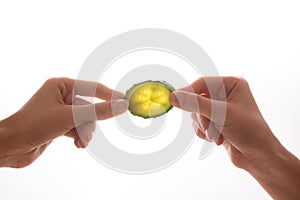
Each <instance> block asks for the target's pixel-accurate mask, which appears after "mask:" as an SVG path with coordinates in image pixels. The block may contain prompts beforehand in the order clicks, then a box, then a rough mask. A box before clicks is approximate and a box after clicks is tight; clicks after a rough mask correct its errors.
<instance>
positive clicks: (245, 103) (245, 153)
mask: <svg viewBox="0 0 300 200" xmlns="http://www.w3.org/2000/svg"><path fill="white" fill-rule="evenodd" d="M222 89H223V91H224V92H225V93H224V94H222ZM220 97H221V98H220ZM170 102H171V104H172V105H174V106H176V107H179V108H181V109H183V110H186V111H189V112H192V114H191V115H192V121H193V126H194V127H195V131H196V133H197V135H198V136H199V137H200V138H202V139H205V140H208V141H215V142H216V143H217V145H220V144H223V146H224V147H225V149H226V151H227V153H228V155H229V157H230V158H231V161H232V163H233V164H234V165H235V166H237V167H239V168H242V169H245V170H247V171H248V172H249V173H250V174H251V175H252V176H253V177H255V178H256V179H257V180H258V182H259V183H260V184H261V185H262V186H263V187H264V188H265V189H266V190H267V191H268V192H269V193H270V195H271V196H272V197H273V198H276V199H277V198H279V199H282V198H283V197H284V199H286V198H287V197H290V198H288V199H296V198H297V197H299V195H300V194H299V191H298V189H299V187H300V162H299V160H298V159H297V158H296V157H295V156H293V155H292V154H291V153H290V152H288V151H287V150H286V149H285V148H284V147H283V146H282V145H281V144H280V142H279V141H278V140H277V138H276V137H275V136H274V135H273V133H272V131H271V129H270V128H269V126H268V125H267V123H266V122H265V120H264V118H263V116H262V115H261V113H260V111H259V108H258V106H257V105H256V103H255V100H254V98H253V96H252V93H251V91H250V88H249V86H248V83H247V82H246V81H245V80H244V79H242V78H234V77H205V78H200V79H198V80H196V81H195V82H194V83H192V84H191V85H190V86H187V87H185V88H182V89H179V90H177V91H175V92H173V93H172V94H171V95H170ZM212 107H213V108H214V112H212ZM223 112H225V113H223ZM224 114H225V115H224ZM218 116H226V117H225V120H220V119H219V118H218ZM295 197H296V198H295Z"/></svg>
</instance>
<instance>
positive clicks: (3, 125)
mask: <svg viewBox="0 0 300 200" xmlns="http://www.w3.org/2000/svg"><path fill="white" fill-rule="evenodd" d="M14 135H15V134H14V131H13V129H12V128H9V126H8V123H7V120H2V121H0V167H10V166H11V163H12V160H13V159H14V156H13V155H14V148H13V147H14V144H13V143H14V142H15V141H14Z"/></svg>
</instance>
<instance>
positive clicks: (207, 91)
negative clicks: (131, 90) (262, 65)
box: [0, 77, 300, 200]
mask: <svg viewBox="0 0 300 200" xmlns="http://www.w3.org/2000/svg"><path fill="white" fill-rule="evenodd" d="M76 83H77V84H75V80H72V79H68V78H55V79H49V80H48V81H46V82H45V84H44V85H43V86H42V87H41V88H40V89H39V90H38V91H37V92H36V94H35V95H34V96H33V97H32V98H31V99H30V100H29V101H28V102H27V103H26V104H25V105H24V106H23V107H22V108H21V109H20V110H19V111H18V112H16V113H15V114H13V115H12V116H10V117H8V118H7V119H4V120H2V121H0V167H14V168H20V167H25V166H27V165H29V164H30V163H32V162H33V161H34V160H35V159H37V158H38V157H39V156H40V155H41V154H42V153H43V151H44V150H45V149H46V148H47V146H48V145H49V144H50V143H51V142H52V141H53V140H54V139H55V138H57V137H59V136H68V137H71V138H73V139H74V144H75V145H76V146H77V147H78V148H84V147H86V145H87V144H88V142H89V141H90V140H91V137H92V133H93V131H94V128H95V121H96V120H105V119H108V118H111V117H114V116H116V115H119V114H122V113H124V112H125V111H126V110H127V108H128V102H127V101H125V100H121V99H122V98H123V96H124V95H123V94H122V93H119V92H117V91H113V90H112V89H110V88H108V87H106V86H104V85H102V84H99V83H93V82H86V81H76ZM222 89H224V90H222ZM73 90H74V93H73ZM222 91H225V93H224V94H223V93H222ZM78 95H80V96H92V97H96V98H100V99H103V100H105V102H102V103H97V104H91V103H90V102H87V101H85V100H83V99H82V98H80V97H78ZM170 102H171V104H172V105H173V106H176V107H178V108H180V109H183V110H185V111H188V112H191V117H192V122H193V126H194V128H195V131H196V134H197V135H198V136H199V137H200V138H202V139H205V140H207V141H211V142H216V143H217V145H223V146H224V147H225V149H226V151H227V153H228V155H229V157H230V159H231V161H232V163H233V164H234V165H235V166H236V167H239V168H242V169H244V170H246V171H247V172H249V173H250V174H251V175H252V176H253V177H254V178H255V179H256V180H257V181H258V182H259V183H260V184H261V186H262V187H263V188H264V189H265V190H266V191H267V192H268V193H269V194H270V195H271V196H272V198H274V199H289V200H290V199H300V190H299V188H300V161H299V159H298V158H297V157H295V156H294V155H293V154H291V153H290V152H289V151H288V150H287V149H285V148H284V147H283V146H282V144H281V143H280V142H279V141H278V139H277V138H276V137H275V136H274V134H273V133H272V131H271V129H270V128H269V126H268V125H267V123H266V122H265V120H264V118H263V116H262V115H261V113H260V111H259V109H258V106H257V105H256V103H255V100H254V98H253V96H252V93H251V91H250V88H249V86H248V83H247V82H246V81H245V80H244V79H242V78H235V77H206V78H200V79H198V80H196V81H195V82H194V83H192V84H191V85H189V86H187V87H185V88H182V89H179V90H177V91H175V92H173V93H172V94H171V95H170ZM212 108H216V109H215V111H214V112H213V113H212V112H211V110H212ZM93 111H95V112H93ZM224 111H225V112H226V113H225V114H226V118H225V121H223V120H221V119H220V118H219V116H222V114H224V113H223V112H224ZM73 113H77V114H79V116H81V117H79V118H77V119H76V120H75V121H76V123H74V118H73Z"/></svg>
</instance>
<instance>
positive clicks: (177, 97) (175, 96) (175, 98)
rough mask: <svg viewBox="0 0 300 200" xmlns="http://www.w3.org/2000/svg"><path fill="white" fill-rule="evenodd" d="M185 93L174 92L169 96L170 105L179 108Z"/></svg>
mask: <svg viewBox="0 0 300 200" xmlns="http://www.w3.org/2000/svg"><path fill="white" fill-rule="evenodd" d="M184 93H185V92H183V91H174V92H172V93H171V94H170V96H169V100H170V103H171V104H172V105H173V106H175V107H178V108H180V107H181V105H183V100H184V95H185V94H184Z"/></svg>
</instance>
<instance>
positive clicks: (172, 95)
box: [169, 92, 179, 107]
mask: <svg viewBox="0 0 300 200" xmlns="http://www.w3.org/2000/svg"><path fill="white" fill-rule="evenodd" d="M169 101H170V103H171V104H172V105H173V106H175V107H179V102H178V100H177V98H176V96H175V94H174V92H172V93H171V94H170V96H169Z"/></svg>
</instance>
